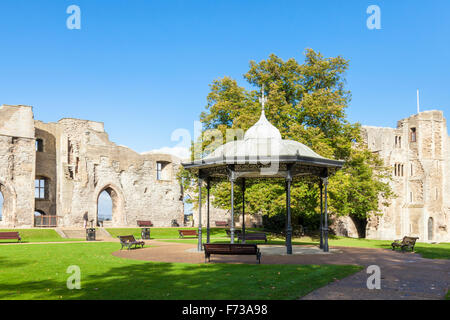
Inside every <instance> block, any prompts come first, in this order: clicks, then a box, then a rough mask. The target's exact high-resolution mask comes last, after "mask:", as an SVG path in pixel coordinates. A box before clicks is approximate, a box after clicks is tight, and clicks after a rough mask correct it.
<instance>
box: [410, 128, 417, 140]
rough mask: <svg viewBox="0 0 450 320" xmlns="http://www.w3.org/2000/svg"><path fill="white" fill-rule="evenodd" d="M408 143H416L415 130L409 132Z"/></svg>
mask: <svg viewBox="0 0 450 320" xmlns="http://www.w3.org/2000/svg"><path fill="white" fill-rule="evenodd" d="M410 137H411V139H410V141H411V142H416V141H417V132H416V128H411V130H410Z"/></svg>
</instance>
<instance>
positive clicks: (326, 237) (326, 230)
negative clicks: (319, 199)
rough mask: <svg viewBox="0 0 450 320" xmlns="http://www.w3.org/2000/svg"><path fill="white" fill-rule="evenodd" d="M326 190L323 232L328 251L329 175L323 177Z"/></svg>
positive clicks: (324, 246)
mask: <svg viewBox="0 0 450 320" xmlns="http://www.w3.org/2000/svg"><path fill="white" fill-rule="evenodd" d="M322 181H323V185H324V187H325V188H324V189H325V190H324V192H325V208H324V209H325V210H324V214H323V218H324V219H323V220H324V221H323V224H324V225H323V233H324V241H323V251H324V252H328V192H327V190H328V177H325V178H322Z"/></svg>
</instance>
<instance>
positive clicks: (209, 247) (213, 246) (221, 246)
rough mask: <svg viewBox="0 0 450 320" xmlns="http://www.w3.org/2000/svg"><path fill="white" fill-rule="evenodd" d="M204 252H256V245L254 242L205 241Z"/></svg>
mask: <svg viewBox="0 0 450 320" xmlns="http://www.w3.org/2000/svg"><path fill="white" fill-rule="evenodd" d="M204 247H205V251H206V252H217V253H256V252H257V251H258V246H257V245H256V244H236V243H233V244H232V243H205V244H204Z"/></svg>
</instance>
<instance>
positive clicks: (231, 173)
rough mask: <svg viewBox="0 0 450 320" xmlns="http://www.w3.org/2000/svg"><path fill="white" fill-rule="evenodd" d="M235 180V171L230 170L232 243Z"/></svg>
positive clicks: (232, 241)
mask: <svg viewBox="0 0 450 320" xmlns="http://www.w3.org/2000/svg"><path fill="white" fill-rule="evenodd" d="M235 181H236V176H235V172H234V171H233V170H230V182H231V226H230V236H231V242H230V243H232V244H233V243H234V182H235Z"/></svg>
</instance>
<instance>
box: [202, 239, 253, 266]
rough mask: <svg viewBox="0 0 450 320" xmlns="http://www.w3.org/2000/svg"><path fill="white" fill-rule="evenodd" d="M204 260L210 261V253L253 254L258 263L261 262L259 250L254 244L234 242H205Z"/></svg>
mask: <svg viewBox="0 0 450 320" xmlns="http://www.w3.org/2000/svg"><path fill="white" fill-rule="evenodd" d="M203 247H204V249H205V262H206V259H208V262H210V261H211V255H212V254H222V255H255V256H256V259H257V260H258V263H261V252H260V251H259V248H258V246H257V245H256V244H235V243H233V244H232V243H205V244H204V245H203Z"/></svg>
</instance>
